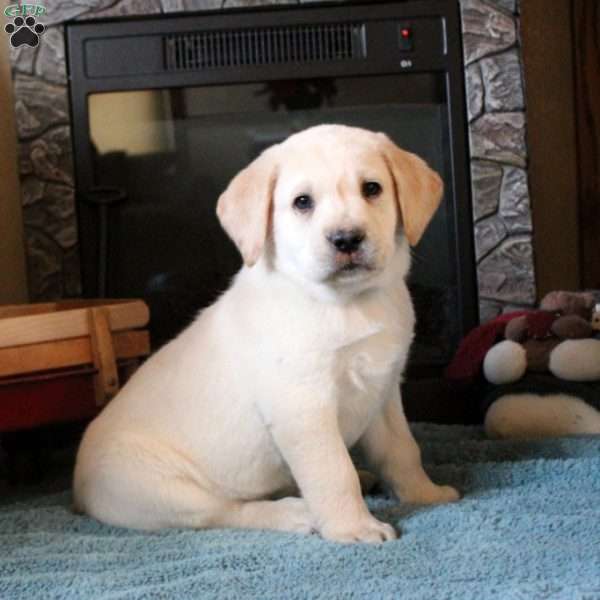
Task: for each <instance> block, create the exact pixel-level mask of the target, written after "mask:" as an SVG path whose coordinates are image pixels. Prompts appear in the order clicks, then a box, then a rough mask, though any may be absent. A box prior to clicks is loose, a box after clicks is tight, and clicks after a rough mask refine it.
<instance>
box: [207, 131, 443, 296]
mask: <svg viewBox="0 0 600 600" xmlns="http://www.w3.org/2000/svg"><path fill="white" fill-rule="evenodd" d="M441 196H442V181H441V179H440V178H439V176H438V175H437V174H436V173H435V172H434V171H432V170H431V169H430V168H429V167H428V166H427V165H426V164H425V162H424V161H422V160H421V159H420V158H418V157H417V156H415V155H414V154H410V153H408V152H405V151H404V150H401V149H400V148H398V147H397V146H396V145H395V144H394V143H393V142H391V141H390V140H389V138H387V137H386V136H385V135H384V134H381V133H373V132H371V131H367V130H365V129H359V128H354V127H346V126H343V125H320V126H317V127H312V128H310V129H306V130H304V131H302V132H300V133H297V134H295V135H292V136H291V137H289V138H288V139H287V140H286V141H285V142H283V143H281V144H278V145H276V146H273V147H271V148H269V149H267V150H265V152H263V153H262V154H261V155H260V156H259V157H258V158H257V159H256V160H255V161H254V162H253V163H251V164H250V165H249V166H248V167H247V168H246V169H244V170H243V171H241V172H240V173H239V174H238V175H237V176H236V177H235V178H234V179H233V180H232V182H231V183H230V185H229V187H228V188H227V189H226V190H225V192H224V193H223V194H222V195H221V197H220V198H219V202H218V206H217V214H218V216H219V219H220V220H221V224H222V225H223V227H224V228H225V230H226V231H227V233H228V234H229V236H230V237H231V238H232V240H233V241H234V242H235V243H236V245H237V247H238V248H239V250H240V252H241V254H242V257H243V258H244V262H245V263H246V265H248V266H252V265H253V264H254V263H256V261H257V260H258V259H259V258H260V257H261V255H263V254H264V253H265V248H268V251H267V252H266V253H267V254H269V259H270V260H271V262H272V264H273V265H274V267H275V268H276V269H277V270H278V271H280V272H282V273H285V274H287V275H289V276H291V277H293V278H294V279H296V280H300V281H304V282H306V283H313V284H314V283H317V284H323V285H327V286H332V287H346V288H347V287H351V288H354V289H365V288H367V287H369V285H370V283H369V282H375V281H376V280H377V277H378V276H379V275H381V274H382V273H383V272H384V271H385V270H386V268H387V267H388V265H389V264H390V263H391V261H392V259H393V257H394V256H396V255H397V254H398V253H397V250H398V249H400V250H401V251H403V255H404V258H405V261H406V265H407V266H408V251H407V248H406V243H405V240H406V241H408V243H409V244H410V245H413V246H414V245H415V244H416V243H417V242H418V241H419V239H420V238H421V235H422V234H423V232H424V230H425V228H426V226H427V224H428V223H429V221H430V219H431V217H432V216H433V214H434V212H435V210H436V209H437V207H438V204H439V202H440V199H441ZM268 240H269V241H270V242H272V243H267V241H268Z"/></svg>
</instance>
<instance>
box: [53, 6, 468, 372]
mask: <svg viewBox="0 0 600 600" xmlns="http://www.w3.org/2000/svg"><path fill="white" fill-rule="evenodd" d="M65 35H66V39H67V55H68V70H69V87H70V101H71V112H72V124H73V145H74V160H75V172H76V188H77V213H78V225H79V250H80V256H81V265H82V283H83V291H84V294H85V295H86V296H108V297H141V298H145V299H146V300H147V302H148V303H149V305H150V308H151V314H152V335H153V340H154V344H155V346H159V345H160V344H162V343H164V342H165V341H166V340H168V339H170V338H172V337H173V336H174V335H176V334H177V332H178V331H180V330H181V329H182V328H183V327H184V326H185V325H186V324H187V323H189V322H190V321H191V319H192V318H193V317H194V315H195V314H196V313H197V311H198V310H199V309H201V308H202V307H204V306H206V305H208V304H210V303H211V302H213V301H214V300H215V298H216V297H217V296H218V295H219V294H220V293H221V292H222V291H223V290H224V289H225V288H226V287H227V285H228V283H229V281H230V279H231V277H232V275H233V274H234V273H235V272H236V271H237V270H238V269H239V267H240V265H241V260H240V257H239V255H238V252H237V251H236V249H235V248H234V246H233V244H232V243H231V242H230V241H229V239H228V238H227V237H226V235H225V234H224V232H223V231H222V230H221V228H220V226H219V224H218V222H217V219H216V215H215V205H216V200H217V198H218V196H219V194H220V193H221V192H222V191H223V189H224V188H225V186H226V184H227V182H228V181H229V179H230V178H231V177H232V176H233V175H235V173H237V172H238V171H239V170H240V169H241V168H242V167H244V166H245V165H246V164H248V163H249V162H250V161H251V160H252V159H253V158H255V157H256V156H257V155H258V153H260V152H261V151H262V150H263V149H264V148H266V147H267V146H270V145H271V144H274V143H276V142H279V141H281V140H283V139H284V138H286V137H287V136H288V135H290V134H291V133H293V132H296V131H299V130H301V129H304V128H306V127H309V126H311V125H315V124H318V123H343V124H348V125H356V126H362V127H367V128H369V129H374V130H378V131H385V132H386V133H387V134H388V135H389V136H390V137H391V138H392V139H393V140H395V141H396V142H397V143H398V144H399V145H400V146H402V147H404V148H405V149H407V150H410V151H412V152H415V153H417V154H419V155H420V156H422V157H423V158H424V159H425V160H427V162H428V163H429V164H430V165H431V166H432V167H433V168H435V169H436V170H437V171H438V172H439V173H440V174H441V175H442V177H443V179H444V182H445V195H444V200H443V203H442V206H441V208H440V210H439V211H438V213H437V214H436V216H435V218H434V220H433V222H432V224H431V226H430V227H429V229H428V231H427V233H426V235H425V236H424V238H423V240H422V241H421V242H420V243H419V245H418V247H417V248H416V249H415V250H414V259H413V268H412V272H411V275H410V281H409V284H410V288H411V291H412V294H413V297H414V300H415V305H416V310H417V317H418V326H417V337H416V343H415V347H414V349H413V353H412V358H411V365H412V368H413V370H417V371H418V369H419V368H423V369H427V368H439V367H440V366H443V365H444V364H445V363H446V362H447V361H448V360H449V358H450V357H451V355H452V353H453V351H454V350H455V348H456V345H457V343H458V341H459V339H460V337H461V336H462V335H464V333H465V332H466V331H467V330H468V329H470V328H471V327H473V326H474V325H475V324H476V323H477V319H478V315H477V293H476V284H475V261H474V257H473V243H472V218H471V205H470V186H469V178H468V164H469V163H468V154H467V152H468V150H467V133H466V122H465V114H466V109H465V99H464V82H463V68H462V58H461V43H460V21H459V12H458V3H457V2H455V1H449V0H416V1H414V2H387V3H385V2H381V3H379V2H369V3H368V4H366V3H364V4H326V5H310V6H307V5H304V6H298V7H290V6H285V7H268V8H261V9H253V10H235V11H226V12H203V13H193V14H191V13H190V14H182V15H168V16H167V15H163V16H159V17H149V18H147V17H143V18H128V19H108V20H102V21H94V22H74V23H68V24H67V26H66V34H65ZM415 372H416V371H415Z"/></svg>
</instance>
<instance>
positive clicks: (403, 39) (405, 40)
mask: <svg viewBox="0 0 600 600" xmlns="http://www.w3.org/2000/svg"><path fill="white" fill-rule="evenodd" d="M399 41H400V50H401V51H402V52H410V51H411V50H413V48H414V44H413V30H412V27H409V26H407V25H401V26H400V36H399Z"/></svg>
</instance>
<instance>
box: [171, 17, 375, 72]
mask: <svg viewBox="0 0 600 600" xmlns="http://www.w3.org/2000/svg"><path fill="white" fill-rule="evenodd" d="M365 42H366V40H365V26H364V24H360V23H341V24H320V25H295V26H288V27H269V28H260V29H240V30H232V31H201V32H197V33H182V34H170V35H167V36H165V37H164V50H165V68H166V70H167V71H185V70H191V71H194V70H200V69H211V68H217V67H247V66H254V65H281V64H286V63H291V64H301V63H309V62H323V61H327V62H331V61H340V60H352V59H361V58H366V43H365Z"/></svg>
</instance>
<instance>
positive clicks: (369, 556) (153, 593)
mask: <svg viewBox="0 0 600 600" xmlns="http://www.w3.org/2000/svg"><path fill="white" fill-rule="evenodd" d="M415 433H416V435H417V437H418V438H419V440H420V443H421V446H422V448H423V452H424V458H425V462H426V465H427V468H428V471H429V472H430V474H431V476H432V477H433V479H434V480H437V481H440V482H445V483H452V484H453V485H456V486H457V487H459V488H460V489H461V490H462V491H463V492H464V493H465V497H464V499H463V500H462V501H461V502H460V503H458V504H455V505H450V506H439V507H435V508H419V507H414V506H399V505H397V504H396V502H395V501H394V500H391V499H389V498H386V497H385V496H373V497H371V498H369V504H370V506H371V508H372V510H373V511H374V512H375V514H377V515H378V516H379V517H380V518H383V519H385V520H387V521H389V522H391V523H393V524H394V525H395V526H396V527H397V528H398V529H399V530H400V531H401V533H402V535H401V537H400V539H399V540H397V541H395V542H388V543H386V544H382V545H379V546H368V545H352V546H340V545H337V544H333V543H330V542H325V541H323V540H321V539H320V538H318V537H317V536H311V537H299V536H295V535H287V534H277V533H271V532H258V531H254V532H252V531H233V530H231V531H223V530H215V531H169V532H162V533H158V534H142V533H138V532H131V531H126V530H118V529H114V528H110V527H105V526H102V525H100V524H98V523H96V522H93V521H92V520H90V519H88V518H86V517H81V516H76V515H74V514H72V513H71V512H70V509H69V504H70V494H69V493H68V492H64V493H60V494H54V495H49V496H43V497H39V498H36V499H29V500H27V501H21V502H15V501H12V502H10V503H8V504H7V503H5V504H4V505H3V506H1V507H0V598H2V599H3V600H5V599H6V600H17V599H26V600H33V599H37V598H40V599H41V598H43V599H44V600H50V599H53V598H61V599H63V598H64V599H66V598H93V599H94V600H101V599H105V598H111V599H112V598H127V599H130V598H152V599H155V598H156V599H157V598H175V599H178V600H179V599H186V598H194V599H205V598H206V599H210V598H231V599H236V600H237V599H244V600H245V599H250V598H257V599H258V598H260V599H261V600H266V599H269V598H273V599H278V600H280V599H288V598H298V599H300V598H307V599H313V598H323V599H328V600H331V599H338V598H339V599H342V598H369V599H377V598H390V599H391V598H394V599H410V600H412V599H432V600H434V599H435V600H442V599H457V600H458V599H459V600H469V599H471V598H473V599H475V598H476V599H477V600H485V599H487V598H501V599H503V600H508V599H513V598H515V599H517V598H518V599H520V600H521V599H522V600H525V599H538V598H539V599H542V598H543V599H554V598H560V599H565V600H577V599H580V600H583V599H586V600H600V437H596V438H591V437H589V438H585V437H582V438H566V439H556V440H547V441H540V442H534V441H531V442H505V441H488V440H486V439H485V438H484V436H483V434H482V432H481V430H479V429H477V428H469V427H448V426H433V425H420V426H416V427H415Z"/></svg>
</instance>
